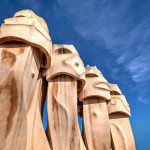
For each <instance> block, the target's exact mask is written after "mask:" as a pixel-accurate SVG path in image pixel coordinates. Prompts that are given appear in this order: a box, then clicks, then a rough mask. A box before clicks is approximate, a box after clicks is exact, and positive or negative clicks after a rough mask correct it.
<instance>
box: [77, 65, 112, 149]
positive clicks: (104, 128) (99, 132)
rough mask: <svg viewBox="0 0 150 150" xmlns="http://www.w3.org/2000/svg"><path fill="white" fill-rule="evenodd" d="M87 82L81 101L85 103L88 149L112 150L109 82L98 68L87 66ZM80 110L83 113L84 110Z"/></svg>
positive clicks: (85, 129) (86, 142)
mask: <svg viewBox="0 0 150 150" xmlns="http://www.w3.org/2000/svg"><path fill="white" fill-rule="evenodd" d="M85 81H86V82H85V86H84V88H83V90H82V91H81V92H80V94H79V100H80V101H82V102H83V139H84V142H85V144H86V148H87V150H110V148H111V139H110V125H109V118H108V110H107V105H106V102H107V101H108V100H110V90H109V86H108V83H107V80H106V79H105V78H104V77H103V75H102V74H101V72H100V71H99V70H98V69H97V68H96V67H89V66H87V67H86V78H85ZM80 107H81V104H80ZM79 110H80V113H81V111H82V108H79ZM81 114H82V113H81Z"/></svg>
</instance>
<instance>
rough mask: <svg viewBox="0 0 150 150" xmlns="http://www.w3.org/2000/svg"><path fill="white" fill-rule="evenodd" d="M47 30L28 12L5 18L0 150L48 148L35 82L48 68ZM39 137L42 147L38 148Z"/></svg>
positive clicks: (0, 32) (0, 33)
mask: <svg viewBox="0 0 150 150" xmlns="http://www.w3.org/2000/svg"><path fill="white" fill-rule="evenodd" d="M46 28H47V26H46V23H45V22H44V20H43V19H42V18H40V17H38V16H36V15H35V14H34V13H33V12H32V11H31V10H23V11H20V12H18V13H16V14H15V16H14V17H13V18H9V19H5V20H4V22H3V24H2V26H1V28H0V44H1V45H0V78H1V81H0V133H1V134H0V150H26V148H27V149H28V150H33V149H39V150H40V149H41V150H42V149H43V148H45V149H46V144H47V147H48V148H47V149H50V147H49V145H48V141H47V138H46V135H45V132H44V129H43V126H42V121H41V109H42V108H43V106H42V105H41V104H42V103H43V102H42V101H43V99H42V97H41V93H40V91H39V90H41V92H42V90H44V89H42V87H41V84H42V83H41V84H40V83H39V82H38V83H37V81H38V79H39V77H40V73H39V72H40V69H41V67H49V65H50V55H49V54H50V50H51V40H50V37H49V34H48V29H46ZM24 31H26V32H24ZM40 82H42V81H40ZM35 88H36V91H35ZM34 91H35V94H34ZM37 91H38V92H37ZM33 95H34V98H33ZM37 96H39V97H38V98H37ZM40 101H41V102H40ZM35 111H36V112H35ZM35 113H36V114H35ZM37 122H38V123H37ZM37 124H38V125H37ZM35 125H36V127H35V128H34V130H33V131H32V132H30V131H31V130H32V128H33V127H34V126H35ZM38 130H39V131H40V132H38ZM31 136H32V137H31ZM33 137H34V139H32V138H33ZM39 137H40V141H42V142H43V141H44V142H43V144H45V147H41V146H40V144H38V145H37V143H39ZM30 139H32V140H31V141H30ZM35 144H36V145H35ZM41 145H42V143H41Z"/></svg>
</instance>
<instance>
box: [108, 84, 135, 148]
mask: <svg viewBox="0 0 150 150" xmlns="http://www.w3.org/2000/svg"><path fill="white" fill-rule="evenodd" d="M109 86H110V89H111V90H112V91H111V101H110V102H109V103H108V112H109V118H110V126H111V134H112V150H119V149H121V150H135V149H136V147H135V141H134V137H133V133H132V129H131V125H130V121H129V119H128V117H130V116H131V114H130V108H129V104H128V103H127V101H126V98H125V96H124V95H121V91H120V89H119V87H118V86H117V85H116V84H109ZM119 94H120V95H119Z"/></svg>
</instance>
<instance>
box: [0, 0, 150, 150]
mask: <svg viewBox="0 0 150 150" xmlns="http://www.w3.org/2000/svg"><path fill="white" fill-rule="evenodd" d="M21 9H32V10H33V11H34V12H35V13H36V14H37V15H39V16H41V17H43V18H44V19H45V20H46V22H47V24H48V27H49V31H50V36H51V38H52V41H53V43H55V44H73V45H74V46H75V47H76V49H77V50H78V52H79V54H80V56H81V58H82V60H83V61H84V64H85V65H87V64H88V65H90V66H93V65H96V66H97V68H98V69H100V71H101V72H102V73H103V75H104V76H105V78H106V79H107V80H108V81H109V82H110V83H117V84H118V85H119V87H120V89H121V90H122V93H123V94H124V95H125V96H126V98H127V101H128V103H129V104H130V108H131V114H132V116H131V118H130V121H131V126H132V129H133V133H134V137H135V141H136V146H137V150H149V149H150V144H149V143H150V117H149V116H150V86H149V84H150V1H149V0H132V1H131V0H82V1H81V0H49V1H44V0H22V1H21V0H4V1H2V0H1V2H0V14H1V17H0V22H1V23H2V21H3V20H4V19H5V18H8V17H12V16H13V14H14V13H15V12H16V11H19V10H21ZM45 123H46V122H45V121H44V124H45ZM80 123H81V122H80Z"/></svg>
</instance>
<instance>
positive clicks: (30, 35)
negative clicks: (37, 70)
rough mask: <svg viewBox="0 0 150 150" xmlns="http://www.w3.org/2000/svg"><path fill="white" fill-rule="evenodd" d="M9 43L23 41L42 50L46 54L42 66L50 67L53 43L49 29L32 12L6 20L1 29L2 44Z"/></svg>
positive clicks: (0, 40) (0, 39)
mask: <svg viewBox="0 0 150 150" xmlns="http://www.w3.org/2000/svg"><path fill="white" fill-rule="evenodd" d="M24 31H25V32H24ZM8 41H21V42H24V43H26V44H28V45H32V46H34V47H36V48H38V49H40V50H41V51H43V53H44V54H45V60H44V61H43V62H42V66H43V67H50V51H51V47H52V41H51V38H50V36H49V33H48V28H47V25H46V23H45V21H44V20H43V19H42V18H40V17H38V16H37V15H36V14H34V13H33V12H32V11H31V10H22V11H20V12H17V13H16V14H15V15H14V17H12V18H7V19H5V20H4V22H3V23H2V25H1V28H0V44H2V43H4V42H8Z"/></svg>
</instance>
